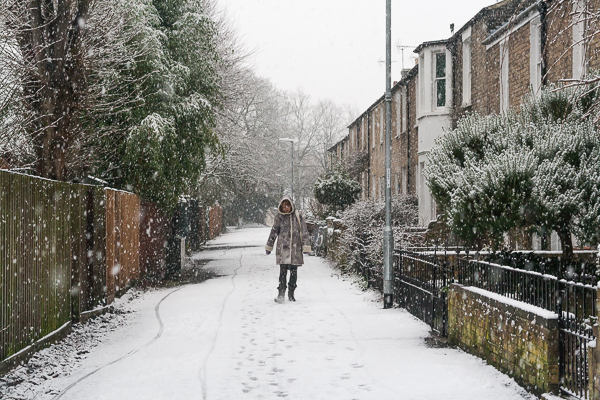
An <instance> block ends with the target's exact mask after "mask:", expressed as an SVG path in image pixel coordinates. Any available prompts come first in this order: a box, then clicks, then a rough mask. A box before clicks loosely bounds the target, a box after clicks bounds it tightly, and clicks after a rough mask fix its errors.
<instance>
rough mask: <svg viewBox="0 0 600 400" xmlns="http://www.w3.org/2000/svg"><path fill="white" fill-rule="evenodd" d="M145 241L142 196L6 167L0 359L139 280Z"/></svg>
mask: <svg viewBox="0 0 600 400" xmlns="http://www.w3.org/2000/svg"><path fill="white" fill-rule="evenodd" d="M139 241H140V200H139V197H138V196H136V195H134V194H132V193H127V192H119V191H115V190H111V189H105V188H102V187H98V186H89V185H80V184H70V183H65V182H55V181H50V180H47V179H40V178H36V177H32V176H26V175H21V174H15V173H11V172H8V171H2V170H0V362H2V361H3V360H6V359H7V358H9V357H11V356H12V355H14V354H15V353H18V352H20V351H21V350H23V349H26V348H27V347H28V346H30V345H31V344H33V343H36V342H38V341H39V340H40V339H41V338H43V337H45V336H47V335H48V334H50V333H53V332H55V331H57V330H58V329H59V328H63V329H62V330H61V331H64V328H65V327H66V326H68V324H69V323H70V321H72V320H77V319H78V318H79V316H80V315H81V313H82V312H84V311H88V310H91V309H94V308H96V307H97V306H101V305H105V304H108V303H110V302H112V301H113V299H114V296H115V294H117V293H118V292H119V291H121V290H123V289H125V288H126V287H127V286H128V285H130V283H131V282H132V281H133V280H137V279H139V278H140V259H139V248H140V246H139ZM32 348H33V347H32ZM32 348H30V349H32ZM28 351H30V350H26V351H25V353H26V352H28ZM23 354H24V353H22V354H20V355H19V357H21V356H22V355H23ZM14 359H15V358H14V357H13V358H11V360H8V361H7V362H12V360H14ZM0 366H1V367H2V368H5V367H6V364H5V363H0Z"/></svg>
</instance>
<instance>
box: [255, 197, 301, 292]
mask: <svg viewBox="0 0 600 400" xmlns="http://www.w3.org/2000/svg"><path fill="white" fill-rule="evenodd" d="M277 210H278V211H279V212H278V213H277V216H276V217H275V222H274V223H273V228H272V229H271V234H270V235H269V240H268V241H267V245H266V246H265V250H266V252H267V255H269V254H271V251H273V245H274V244H275V239H277V250H276V251H275V256H276V258H275V262H276V263H277V265H279V287H278V288H277V289H278V290H279V294H278V296H277V298H276V299H275V301H276V302H277V303H283V302H284V296H285V289H286V285H285V281H286V278H287V271H288V270H289V271H290V281H289V283H288V299H289V300H290V301H296V299H295V298H294V290H296V280H297V279H298V267H299V266H300V265H302V264H304V257H303V255H302V253H304V254H308V253H309V252H310V237H309V236H308V229H307V228H306V222H305V221H304V216H303V215H302V213H301V212H300V211H299V210H296V208H295V207H294V203H293V202H292V199H291V198H290V197H288V196H283V198H282V199H281V200H280V201H279V207H278V208H277Z"/></svg>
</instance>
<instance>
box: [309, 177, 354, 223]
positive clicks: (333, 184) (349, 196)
mask: <svg viewBox="0 0 600 400" xmlns="http://www.w3.org/2000/svg"><path fill="white" fill-rule="evenodd" d="M361 190H362V189H361V186H360V184H359V183H358V182H357V181H355V180H354V179H351V178H349V177H348V176H347V175H346V174H345V173H343V172H341V171H339V170H338V171H333V172H330V173H327V174H325V175H324V176H322V177H320V178H319V179H317V182H316V183H315V188H314V194H315V198H316V199H317V201H318V202H319V203H321V204H324V205H326V206H329V212H330V213H336V212H337V211H343V210H344V209H345V208H346V207H348V206H349V205H350V204H352V203H354V202H355V201H356V200H357V199H358V196H359V195H360V192H361Z"/></svg>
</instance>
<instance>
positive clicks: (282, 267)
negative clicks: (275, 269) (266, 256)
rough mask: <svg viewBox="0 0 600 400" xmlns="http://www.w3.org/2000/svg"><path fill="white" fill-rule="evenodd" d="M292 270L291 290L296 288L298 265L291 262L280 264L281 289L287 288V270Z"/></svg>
mask: <svg viewBox="0 0 600 400" xmlns="http://www.w3.org/2000/svg"><path fill="white" fill-rule="evenodd" d="M288 270H289V271H290V282H289V284H288V286H289V287H290V290H294V289H296V281H297V280H298V266H297V265H291V264H281V265H279V287H278V288H277V289H279V290H285V288H286V286H285V280H286V278H287V272H288Z"/></svg>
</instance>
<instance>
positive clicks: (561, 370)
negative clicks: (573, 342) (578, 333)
mask: <svg viewBox="0 0 600 400" xmlns="http://www.w3.org/2000/svg"><path fill="white" fill-rule="evenodd" d="M564 293H565V291H564V290H562V288H561V287H560V282H559V286H558V298H557V299H556V302H557V304H556V306H557V311H558V384H559V386H562V384H563V380H564V379H565V333H564V331H563V329H564V325H565V324H564V318H563V299H564Z"/></svg>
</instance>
